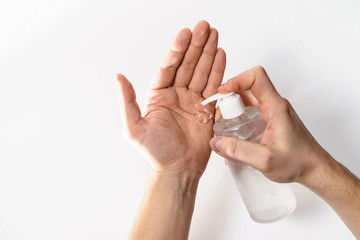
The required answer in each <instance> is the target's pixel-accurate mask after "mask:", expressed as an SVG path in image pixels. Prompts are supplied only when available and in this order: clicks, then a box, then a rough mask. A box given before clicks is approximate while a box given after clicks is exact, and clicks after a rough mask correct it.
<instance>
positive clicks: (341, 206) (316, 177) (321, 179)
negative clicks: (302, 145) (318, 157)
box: [304, 154, 360, 238]
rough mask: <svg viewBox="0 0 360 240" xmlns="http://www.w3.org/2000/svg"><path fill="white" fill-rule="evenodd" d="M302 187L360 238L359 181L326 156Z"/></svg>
mask: <svg viewBox="0 0 360 240" xmlns="http://www.w3.org/2000/svg"><path fill="white" fill-rule="evenodd" d="M304 185H305V186H307V187H308V188H309V189H311V190H312V191H313V192H315V193H316V194H317V195H319V196H320V197H321V198H322V199H324V200H325V201H326V202H327V203H328V204H329V205H330V206H331V207H332V208H333V209H334V210H335V212H336V213H337V214H338V215H339V216H340V218H341V219H342V220H343V221H344V223H345V224H346V225H347V227H348V228H349V229H350V231H351V232H352V233H353V234H354V236H355V237H356V238H360V228H359V226H360V181H359V179H358V178H357V177H356V176H355V175H354V174H352V173H351V172H350V171H349V170H347V169H346V168H345V167H344V166H343V165H341V164H340V163H338V162H337V161H336V160H334V159H333V158H332V157H331V156H330V155H328V154H326V155H325V156H324V157H323V161H322V163H321V164H319V167H318V169H317V170H316V171H314V173H313V174H312V176H311V177H309V178H308V179H307V180H306V182H304Z"/></svg>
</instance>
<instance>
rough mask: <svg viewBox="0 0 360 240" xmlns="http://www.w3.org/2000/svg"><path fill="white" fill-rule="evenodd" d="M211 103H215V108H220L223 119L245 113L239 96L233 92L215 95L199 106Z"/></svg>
mask: <svg viewBox="0 0 360 240" xmlns="http://www.w3.org/2000/svg"><path fill="white" fill-rule="evenodd" d="M213 101H217V102H216V107H219V108H220V111H221V114H222V116H223V118H224V119H231V118H234V117H237V116H240V115H241V114H243V113H244V112H245V106H244V103H243V101H242V99H241V97H240V95H239V94H236V93H233V92H231V93H228V94H221V93H216V94H214V95H212V96H210V97H208V98H207V99H205V100H204V101H202V102H201V104H202V105H206V104H208V103H210V102H213Z"/></svg>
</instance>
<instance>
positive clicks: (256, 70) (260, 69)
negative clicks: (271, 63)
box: [254, 65, 266, 74]
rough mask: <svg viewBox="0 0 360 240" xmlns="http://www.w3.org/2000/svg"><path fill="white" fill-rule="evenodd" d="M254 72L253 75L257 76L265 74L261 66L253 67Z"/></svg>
mask: <svg viewBox="0 0 360 240" xmlns="http://www.w3.org/2000/svg"><path fill="white" fill-rule="evenodd" d="M254 71H255V73H258V74H259V73H260V74H263V73H266V71H265V68H264V67H263V66H261V65H258V66H256V67H254Z"/></svg>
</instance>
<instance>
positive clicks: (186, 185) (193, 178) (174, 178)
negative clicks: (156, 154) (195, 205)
mask: <svg viewBox="0 0 360 240" xmlns="http://www.w3.org/2000/svg"><path fill="white" fill-rule="evenodd" d="M200 176H201V174H199V173H198V172H192V171H179V172H165V171H162V172H159V171H155V170H154V169H152V168H149V172H148V184H150V185H151V186H152V187H158V188H162V189H168V190H171V191H176V192H177V193H178V194H181V195H188V196H189V195H195V194H196V190H197V186H198V183H199V180H200Z"/></svg>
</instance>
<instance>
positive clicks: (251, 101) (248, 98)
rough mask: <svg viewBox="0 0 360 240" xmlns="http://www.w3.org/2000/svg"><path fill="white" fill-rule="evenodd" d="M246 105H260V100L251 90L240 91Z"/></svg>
mask: <svg viewBox="0 0 360 240" xmlns="http://www.w3.org/2000/svg"><path fill="white" fill-rule="evenodd" d="M238 93H239V94H240V96H241V99H242V100H243V102H244V105H245V106H257V107H259V101H258V100H257V99H256V97H255V96H254V94H252V92H251V91H250V90H247V91H241V92H238Z"/></svg>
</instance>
